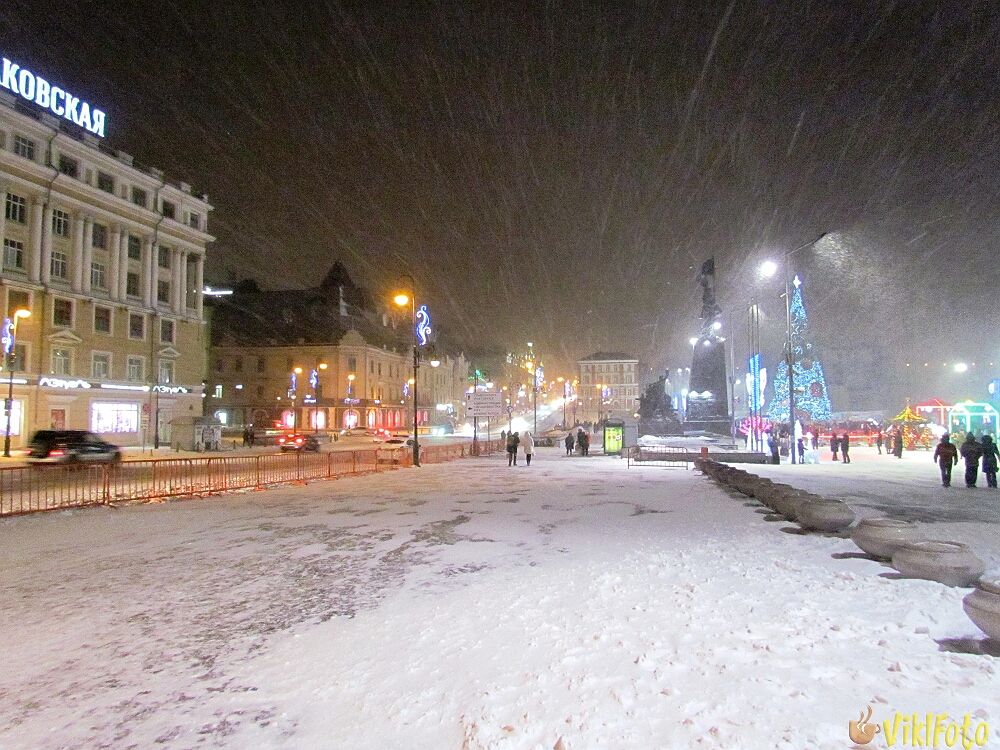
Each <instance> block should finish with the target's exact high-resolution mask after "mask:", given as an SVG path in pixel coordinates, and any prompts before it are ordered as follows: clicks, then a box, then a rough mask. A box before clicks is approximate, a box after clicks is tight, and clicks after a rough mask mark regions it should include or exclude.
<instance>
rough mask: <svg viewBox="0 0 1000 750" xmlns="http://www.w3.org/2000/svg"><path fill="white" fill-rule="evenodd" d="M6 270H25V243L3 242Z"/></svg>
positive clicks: (15, 241)
mask: <svg viewBox="0 0 1000 750" xmlns="http://www.w3.org/2000/svg"><path fill="white" fill-rule="evenodd" d="M3 267H4V270H5V271H7V270H20V271H23V270H24V243H23V242H18V241H17V240H8V239H4V241H3Z"/></svg>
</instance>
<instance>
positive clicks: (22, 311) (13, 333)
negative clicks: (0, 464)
mask: <svg viewBox="0 0 1000 750" xmlns="http://www.w3.org/2000/svg"><path fill="white" fill-rule="evenodd" d="M30 317H31V310H28V309H26V308H23V307H21V308H18V309H17V310H15V311H14V319H13V320H11V319H10V318H8V319H6V320H5V321H4V327H3V364H4V367H6V368H7V403H6V404H5V405H4V414H5V415H6V417H7V429H6V432H5V434H4V438H3V455H4V457H5V458H10V422H11V418H12V417H13V416H14V365H13V362H12V360H13V356H12V355H13V353H14V343H15V342H16V340H17V322H18V321H19V320H21V318H30Z"/></svg>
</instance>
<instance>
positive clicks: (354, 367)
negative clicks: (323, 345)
mask: <svg viewBox="0 0 1000 750" xmlns="http://www.w3.org/2000/svg"><path fill="white" fill-rule="evenodd" d="M347 371H348V372H357V371H358V358H357V357H348V358H347Z"/></svg>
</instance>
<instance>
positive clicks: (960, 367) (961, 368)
mask: <svg viewBox="0 0 1000 750" xmlns="http://www.w3.org/2000/svg"><path fill="white" fill-rule="evenodd" d="M968 371H969V366H968V365H967V364H965V362H956V363H955V372H957V373H963V372H968Z"/></svg>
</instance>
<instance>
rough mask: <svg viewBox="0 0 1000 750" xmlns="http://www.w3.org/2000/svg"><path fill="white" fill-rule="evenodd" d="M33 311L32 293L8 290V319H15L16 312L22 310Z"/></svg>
mask: <svg viewBox="0 0 1000 750" xmlns="http://www.w3.org/2000/svg"><path fill="white" fill-rule="evenodd" d="M22 308H23V309H25V310H30V309H31V293H30V292H22V291H20V290H18V289H8V290H7V317H8V318H13V317H14V312H15V311H16V310H20V309H22Z"/></svg>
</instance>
